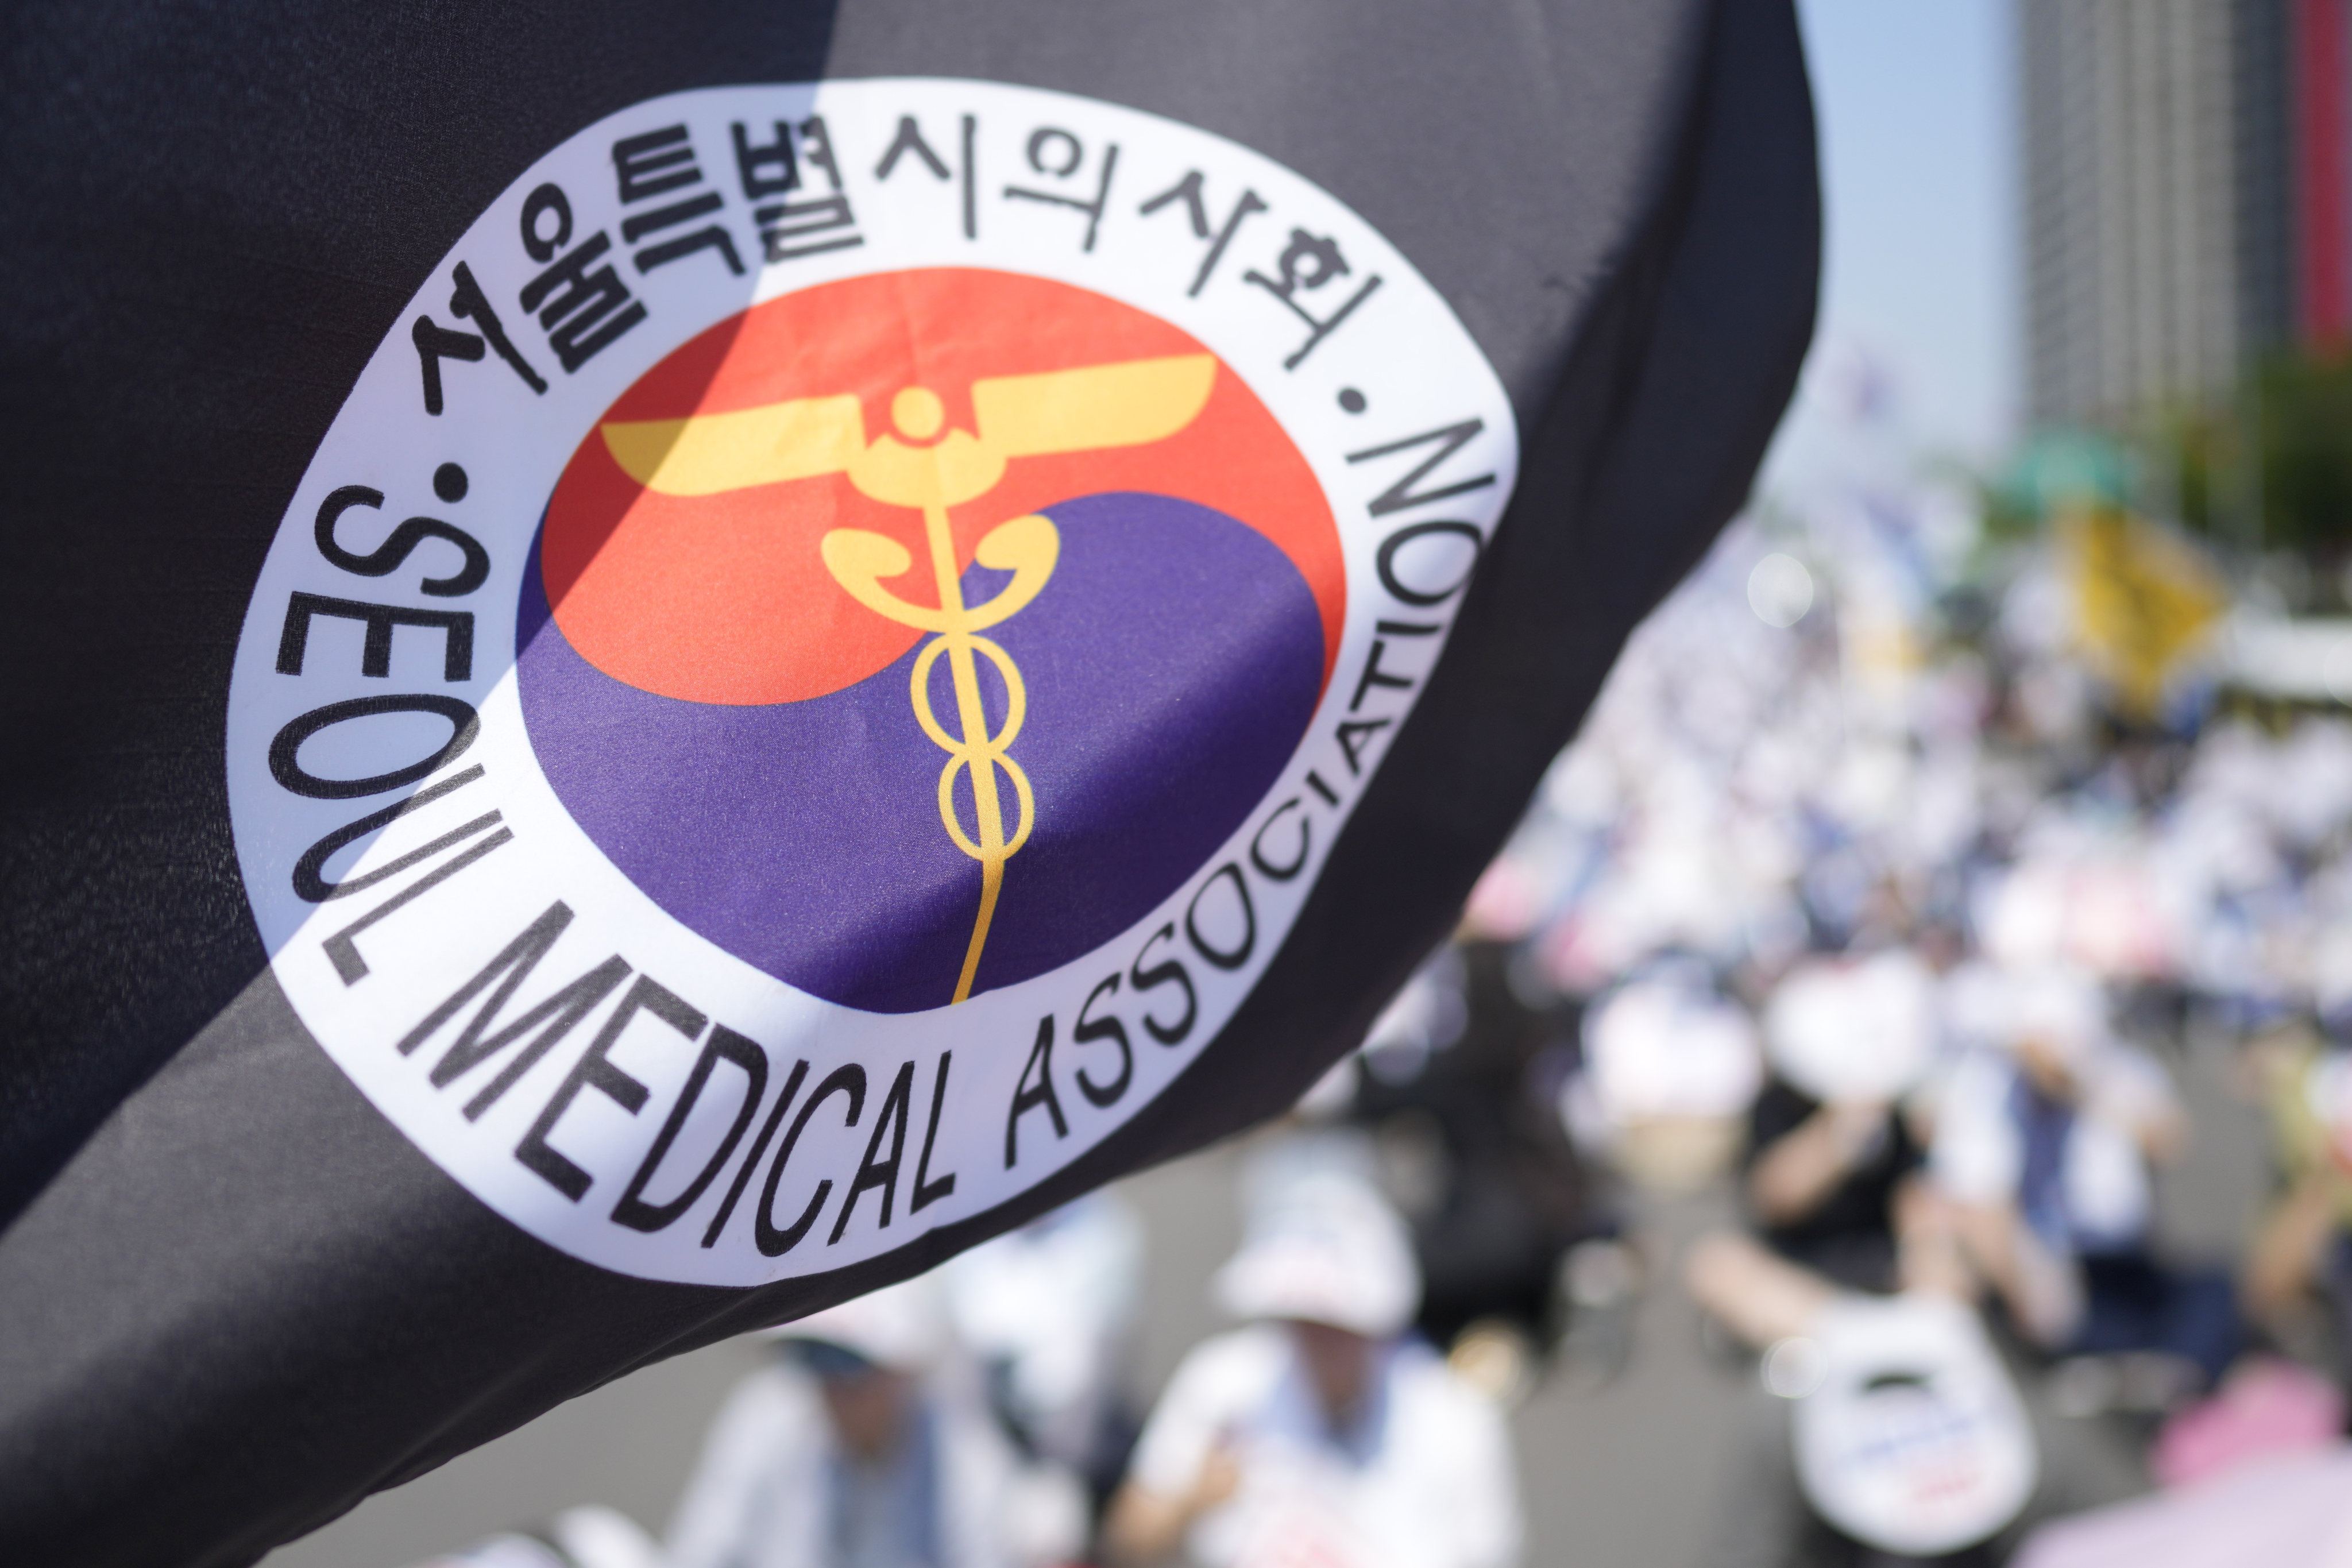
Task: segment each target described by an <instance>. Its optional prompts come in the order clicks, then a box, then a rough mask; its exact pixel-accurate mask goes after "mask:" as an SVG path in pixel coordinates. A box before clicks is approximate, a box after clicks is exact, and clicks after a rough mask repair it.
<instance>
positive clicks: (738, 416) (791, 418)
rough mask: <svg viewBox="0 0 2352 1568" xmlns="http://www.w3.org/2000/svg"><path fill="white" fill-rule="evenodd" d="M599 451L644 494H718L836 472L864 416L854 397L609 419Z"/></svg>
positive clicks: (852, 451)
mask: <svg viewBox="0 0 2352 1568" xmlns="http://www.w3.org/2000/svg"><path fill="white" fill-rule="evenodd" d="M604 446H605V447H606V449H607V450H609V451H610V452H611V453H612V454H613V460H614V462H616V463H618V464H620V465H621V471H622V472H624V473H625V474H627V475H628V476H629V478H631V479H635V480H636V481H637V483H639V484H641V485H643V486H645V487H646V489H650V490H656V491H659V492H660V493H661V494H663V495H670V496H707V495H717V494H718V493H719V491H721V490H740V489H744V488H746V487H747V486H751V485H772V484H781V483H782V481H784V480H786V479H814V478H816V477H817V476H818V475H820V474H835V473H839V472H840V471H841V470H842V469H844V468H847V467H848V466H849V464H850V462H851V460H852V459H853V458H856V456H857V455H858V454H859V453H860V452H862V451H864V450H865V449H866V418H865V415H864V414H863V413H862V412H861V411H860V409H859V407H858V404H857V399H856V397H855V396H841V397H798V398H794V399H793V400H792V401H790V402H788V403H771V404H768V405H765V406H763V407H760V408H744V409H739V410H737V411H736V412H734V413H731V414H697V415H695V416H692V417H690V418H687V419H643V420H621V421H615V422H614V423H613V424H610V425H607V426H604Z"/></svg>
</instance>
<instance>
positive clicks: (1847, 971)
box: [1764, 948, 1936, 1100]
mask: <svg viewBox="0 0 2352 1568" xmlns="http://www.w3.org/2000/svg"><path fill="white" fill-rule="evenodd" d="M1935 1042H1936V1014H1935V994H1934V982H1933V980H1932V979H1931V977H1930V976H1929V975H1928V973H1927V965H1926V964H1924V963H1921V962H1920V961H1919V959H1918V958H1917V956H1916V955H1915V954H1914V953H1912V952H1910V951H1909V950H1908V949H1906V948H1891V949H1889V950H1887V951H1886V952H1881V953H1877V954H1875V955H1874V956H1872V957H1870V958H1865V959H1863V960H1861V961H1860V962H1854V961H1852V960H1846V959H1817V960H1813V961H1811V962H1808V963H1803V964H1801V965H1799V966H1798V967H1797V968H1796V969H1794V970H1792V971H1790V974H1789V976H1788V978H1787V979H1785V980H1783V981H1781V982H1780V986H1779V988H1778V989H1776V990H1775V991H1774V992H1773V993H1772V1000H1771V1001H1770V1002H1769V1004H1768V1005H1766V1007H1765V1009H1764V1043H1765V1047H1766V1048H1767V1049H1768V1050H1769V1053H1770V1055H1771V1058H1772V1066H1773V1068H1775V1069H1776V1070H1777V1071H1778V1072H1779V1073H1780V1076H1781V1077H1782V1078H1784V1079H1787V1080H1788V1081H1789V1082H1790V1083H1791V1084H1793V1085H1795V1086H1796V1087H1797V1088H1798V1089H1801V1090H1803V1091H1804V1092H1805V1093H1807V1094H1809V1095H1811V1096H1812V1097H1813V1098H1814V1099H1815V1100H1893V1099H1895V1097H1896V1096H1897V1095H1900V1094H1901V1093H1903V1092H1904V1091H1905V1090H1906V1089H1909V1088H1910V1087H1911V1086H1912V1085H1913V1084H1914V1083H1916V1082H1917V1081H1918V1079H1919V1077H1920V1075H1921V1074H1923V1073H1925V1072H1926V1071H1927V1064H1928V1061H1929V1059H1930V1058H1931V1057H1932V1056H1933V1054H1934V1051H1935Z"/></svg>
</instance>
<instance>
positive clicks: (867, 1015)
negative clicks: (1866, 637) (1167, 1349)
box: [0, 0, 1818, 1564]
mask: <svg viewBox="0 0 2352 1568" xmlns="http://www.w3.org/2000/svg"><path fill="white" fill-rule="evenodd" d="M0 103H5V107H0V120H5V138H6V148H7V152H6V153H5V168H6V173H7V178H6V200H5V202H0V232H4V233H5V255H6V257H7V258H8V267H7V271H6V276H7V279H8V282H9V286H10V289H11V290H12V299H11V301H10V307H9V309H8V310H7V313H6V321H5V327H0V335H5V358H0V385H4V386H5V398H6V411H7V412H6V424H5V432H6V434H5V437H0V439H5V453H6V459H7V460H6V463H5V477H6V482H7V486H8V509H7V515H8V519H9V521H8V539H9V542H10V552H9V561H8V570H7V572H6V573H5V577H0V581H5V593H6V595H7V605H6V611H5V615H0V628H5V630H0V636H5V637H6V638H7V639H8V645H9V646H8V652H7V656H6V659H5V670H6V693H7V705H8V707H7V715H6V731H5V732H6V736H7V742H6V745H5V776H6V795H5V805H0V835H5V852H4V853H0V865H5V868H6V871H5V875H6V879H7V884H6V887H7V891H6V910H7V917H8V921H9V930H8V940H7V943H6V947H5V958H0V963H5V968H6V973H7V983H6V984H5V1017H0V1040H5V1045H0V1052H4V1053H5V1055H0V1226H5V1231H0V1556H5V1557H6V1559H7V1560H8V1561H10V1562H12V1563H68V1562H69V1563H81V1564H88V1563H243V1562H247V1561H250V1560H252V1559H254V1558H256V1557H257V1556H258V1555H260V1554H261V1553H262V1552H265V1551H267V1550H268V1548H269V1547H270V1546H272V1545H273V1544H275V1543H277V1542H281V1541H284V1540H287V1539H289V1538H291V1537H293V1536H295V1535H297V1534H299V1533H301V1532H303V1531H308V1530H310V1529H311V1528H314V1527H315V1526H317V1525H319V1524H320V1523H321V1522H323V1521H326V1520H328V1519H331V1518H332V1517H333V1516H335V1515H336V1514H338V1513H340V1512H341V1511H342V1510H346V1509H348V1508H350V1507H351V1506H352V1504H353V1503H355V1502H356V1501H358V1500H359V1499H360V1498H362V1496H364V1495H366V1494H367V1493H368V1492H370V1491H372V1490H374V1489H380V1488H383V1487H387V1486H392V1485H394V1484H397V1483H399V1482H401V1481H403V1480H405V1479H410V1478H412V1477H414V1476H415V1475H418V1474H420V1473H421V1472H423V1471H425V1470H426V1469H429V1468H432V1467H433V1466H435V1465H436V1464H438V1463H440V1462H441V1461H443V1460H445V1459H446V1458H449V1457H450V1456H452V1455H454V1454H457V1453H459V1452H462V1451H463V1450H465V1449H466V1448H467V1447H471V1446H473V1445H476V1444H478V1443H480V1442H482V1441H484V1440H486V1439H488V1438H490V1437H492V1436H497V1435H498V1434H499V1433H501V1432H504V1431H507V1430H509V1429H510V1428H512V1427H513V1426H517V1425H519V1424H520V1423H521V1422H523V1421H526V1420H528V1419H530V1417H531V1416H533V1415H536V1414H538V1413H539V1412H541V1411H542V1410H545V1409H547V1408H548V1407H550V1406H551V1405H554V1404H556V1403H558V1402H560V1401H562V1400H564V1399H567V1398H570V1397H572V1396H573V1395H575V1394H580V1393H582V1392H583V1391H585V1390H587V1389H590V1388H593V1387H594V1386H596V1385H597V1384H601V1383H603V1382H604V1381H605V1380H607V1379H610V1378H613V1377H615V1376H618V1375H621V1374H622V1373H626V1372H627V1371H629V1370H631V1369H632V1368H635V1367H637V1366H641V1365H644V1364H646V1363H648V1362H651V1361H655V1360H658V1359H660V1358H662V1357H665V1356H668V1355H672V1354H676V1353H677V1352H682V1351H686V1350H688V1349H691V1348H694V1347H696V1346H698V1345H701V1344H706V1343H709V1342H712V1341H714V1340H716V1339H719V1338H720V1337H723V1336H726V1335H729V1334H732V1333H736V1332H739V1331H742V1330H745V1329H747V1328H750V1327H752V1326H755V1325H760V1324H765V1323H771V1322H775V1321H781V1320H783V1319H787V1318H790V1317H793V1316H796V1315H799V1314H802V1313H804V1312H806V1311H809V1310H814V1309H816V1308H819V1307H822V1306H824V1305H826V1304H828V1303H831V1302H834V1301H837V1300H842V1299H844V1298H845V1297H847V1296H850V1295H852V1294H855V1293H857V1292H860V1291H863V1290H866V1289H870V1288H872V1287H874V1286H876V1285H878V1284H880V1283H883V1282H885V1281H887V1280H891V1279H899V1278H903V1277H905V1276H907V1275H909V1274H911V1273H913V1272H916V1271H918V1270H919V1269H922V1268H927V1267H929V1265H931V1264H933V1263H936V1262H938V1261H939V1260H940V1259H941V1258H945V1257H947V1256H949V1255H950V1254H951V1253H953V1252H955V1251H957V1250H959V1249H961V1248H962V1247H968V1246H971V1245H972V1244H973V1243H975V1242H977V1241H980V1240H982V1239H983V1238H985V1237H988V1236H991V1235H993V1234H995V1233H997V1232H999V1231H1002V1230H1003V1229H1005V1228H1007V1227H1009V1226H1013V1225H1014V1224H1016V1223H1018V1222H1019V1221H1021V1220H1022V1219H1024V1218H1025V1217H1027V1216H1029V1215H1034V1214H1036V1213H1038V1212H1041V1211H1042V1210H1044V1209H1045V1208H1046V1207H1048V1206H1050V1205H1055V1204H1058V1203H1060V1202H1063V1201H1065V1200H1066V1199H1068V1198H1069V1197H1071V1196H1072V1195H1074V1194H1077V1193H1079V1192H1082V1191H1084V1190H1086V1189H1087V1188H1089V1187H1092V1186H1094V1185H1097V1184H1100V1183H1103V1182H1105V1181H1108V1180H1109V1179H1111V1178H1113V1177H1116V1176H1118V1175H1119V1174H1121V1173H1125V1172H1129V1171H1132V1170H1134V1169H1136V1168H1138V1167H1139V1166H1142V1165H1145V1164H1148V1163H1152V1162H1154V1161H1158V1160H1162V1159H1166V1158H1168V1157H1170V1156H1172V1155H1175V1154H1178V1153H1181V1152H1184V1151H1186V1150H1189V1149H1192V1148H1195V1147H1197V1146H1199V1145H1201V1144H1202V1143H1203V1142H1207V1141H1208V1140H1210V1139H1213V1138H1214V1137H1217V1136H1219V1135H1221V1134H1223V1133H1225V1132H1227V1131H1233V1130H1234V1129H1237V1128H1240V1127H1242V1126H1244V1125H1246V1124H1248V1123H1249V1122H1251V1121H1255V1120H1257V1119H1261V1118H1263V1117H1265V1116H1267V1115H1269V1114H1271V1113H1274V1112H1275V1111H1276V1110H1280V1109H1281V1108H1283V1107H1285V1106H1286V1105H1287V1104H1288V1103H1290V1102H1291V1101H1292V1100H1294V1099H1295V1098H1296V1097H1297V1095H1298V1093H1299V1092H1300V1091H1301V1090H1302V1089H1303V1088H1304V1087H1305V1086H1306V1085H1307V1084H1308V1083H1309V1082H1310V1081H1311V1080H1312V1079H1314V1078H1315V1077H1316V1076H1317V1075H1318V1072H1319V1071H1320V1070H1321V1069H1322V1068H1324V1067H1326V1066H1327V1065H1328V1063H1329V1062H1330V1061H1332V1060H1333V1059H1334V1058H1336V1057H1337V1056H1338V1055H1339V1053H1340V1052H1342V1051H1343V1050H1345V1049H1347V1048H1348V1047H1350V1046H1352V1045H1353V1044H1354V1043H1356V1042H1357V1041H1358V1040H1359V1039H1360V1037H1361V1036H1362V1033H1363V1031H1364V1028H1365V1027H1366V1026H1367V1024H1368V1022H1369V1021H1370V1018H1371V1017H1372V1016H1373V1015H1374V1014H1375V1012H1376V1011H1377V1009H1378V1008H1379V1007H1380V1005H1381V1003H1382V1002H1383V1001H1384V999H1385V998H1386V997H1387V995H1388V994H1390V993H1391V991H1392V990H1393V989H1394V988H1395V986H1396V985H1397V984H1400V983H1401V982H1402V979H1403V977H1404V976H1405V974H1406V973H1408V972H1409V970H1410V969H1411V967H1412V964H1413V963H1414V962H1415V961H1416V960H1417V959H1418V957H1419V956H1420V955H1421V954H1422V953H1423V952H1425V951H1426V950H1427V949H1428V947H1429V946H1430V945H1431V944H1432V943H1433V942H1434V941H1435V940H1437V939H1438V938H1439V936H1440V935H1441V934H1442V933H1443V932H1444V930H1445V929H1446V928H1447V926H1448V925H1449V923H1450V921H1452V919H1453V916H1454V911H1455V910H1457V909H1458V908H1459V906H1460V903H1461V900H1463V898H1464V896H1465V893H1466V891H1467V889H1469V887H1470V885H1471V883H1472V881H1473V880H1474V879H1475V877H1476V875H1477V873H1478V872H1479V870H1480V868H1482V867H1483V866H1484V865H1485V864H1486V861H1487V859H1488V858H1490V857H1491V856H1492V855H1493V853H1494V852H1495V851H1496V848H1497V847H1498V846H1499V845H1500V844H1501V842H1502V840H1503V839H1504V837H1505V836H1506V835H1507V833H1508V831H1509V830H1510V828H1511V826H1512V825H1513V823H1514V822H1515V820H1516V819H1517V816H1518V814H1519V813H1520V811H1521V809H1522V807H1523V806H1524V805H1525V803H1526V801H1527V799H1528V795H1529V794H1530V792H1531V791H1532V790H1533V789H1534V787H1535V785H1536V783H1537V781H1538V778H1539V777H1540V775H1541V774H1542V773H1543V771H1544V769H1545V767H1546V766H1547V764H1548V763H1549V762H1550V760H1551V758H1552V757H1553V755H1554V754H1555V753H1556V752H1558V751H1559V748H1560V747H1561V746H1562V745H1563V744H1564V743H1565V742H1567V740H1568V738H1569V737H1570V734H1571V732H1572V731H1573V730H1574V728H1575V726H1576V724H1577V721H1579V719H1580V716H1581V715H1582V713H1583V711H1584V710H1585V707H1586V705H1587V703H1588V702H1589V701H1590V700H1591V697H1592V695H1593V693H1594V691H1595V689H1597V687H1598V685H1599V683H1600V681H1601V678H1602V676H1603V674H1604V673H1605V671H1606V670H1607V668H1608V666H1609V663H1610V661H1611V659H1612V657H1613V656H1614V654H1615V652H1616V650H1617V648H1618V647H1619V646H1620V645H1621V643H1622V640H1623V638H1624V637H1625V636H1626V634H1627V633H1628V631H1629V630H1630V629H1631V628H1632V627H1633V625H1634V624H1635V622H1636V621H1637V620H1638V619H1639V618H1640V617H1641V616H1642V615H1643V613H1644V612H1645V611H1646V610H1647V609H1648V608H1649V607H1650V606H1651V605H1653V604H1654V603H1655V602H1656V601H1657V600H1658V598H1659V597H1660V596H1661V595H1663V594H1664V592H1665V591H1666V590H1667V588H1668V587H1669V586H1671V585H1672V584H1673V583H1674V582H1675V579H1676V578H1677V576H1678V575H1679V574H1681V573H1682V572H1683V571H1684V569H1685V567H1686V566H1687V565H1688V564H1689V563H1692V562H1693V561H1694V560H1695V559H1696V557H1697V556H1698V554H1699V553H1700V552H1702V551H1703V550H1704V549H1705V548H1706V544H1707V542H1708V541H1709V539H1710V538H1711V537H1712V535H1713V533H1714V531H1716V529H1717V527H1719V526H1720V525H1721V523H1722V522H1723V521H1724V520H1725V519H1726V518H1727V517H1728V516H1729V515H1730V514H1731V512H1732V511H1733V510H1735V509H1736V508H1737V507H1738V505H1739V504H1740V503H1741V501H1742V500H1743V499H1744V497H1745V495H1746V493H1747V488H1748V483H1749V481H1750V479H1751V477H1752V475H1753V472H1754V469H1755V467H1756V464H1757V462H1758V460H1759V456H1760V454H1761V452H1762V450H1763V447H1764V444H1765V442H1766V439H1767V437H1769V433H1770V431H1771V429H1772V427H1773V425H1774V423H1775V421H1776V419H1777V417H1778V416H1779V413H1780V408H1781V406H1782V405H1783V403H1784V401H1785V400H1786V397H1787V395H1788V393H1789V391H1790V385H1791V384H1792V381H1793V378H1794V375H1795V373H1796V367H1797V364H1798V362H1799V360H1800V358H1801V354H1802V353H1803V350H1804V347H1805V344H1806V341H1807V337H1808V333H1809V331H1810V328H1811V314H1812V303H1813V289H1814V276H1815V269H1816V262H1817V248H1818V213H1817V205H1816V195H1815V184H1814V170H1813V143H1812V130H1811V115H1810V108H1809V102H1808V98H1807V92H1806V87H1805V82H1804V77H1803V70H1802V63H1801V58H1800V54H1799V49H1798V45H1797V38H1796V31H1795V26H1794V21H1793V18H1792V16H1791V14H1790V6H1789V5H1787V4H1786V3H1785V0H1545V3H1543V4H1539V5H1503V4H1486V3H1484V0H1475V3H1466V4H1459V5H1444V6H1435V5H1417V4H1412V3H1409V0H1281V3H1279V4H1273V3H1269V0H1249V3H1246V4H1242V3H1234V0H1203V3H1202V4H1193V5H1144V4H1128V3H1124V0H1122V3H1118V4H1107V3H1104V0H1084V3H1081V0H1006V3H1003V4H995V5H947V4H932V3H928V0H919V3H917V4H913V5H866V4H861V3H859V0H844V3H843V4H841V5H838V6H825V5H778V4H774V3H772V0H769V3H763V4H758V5H751V4H732V3H729V4H719V5H708V6H677V5H642V4H629V3H603V0H595V3H589V4H572V5H503V6H495V7H493V6H481V5H446V4H438V3H428V4H425V5H416V6H409V7H400V8H394V9H383V8H373V9H357V10H353V9H349V8H333V7H316V6H304V5H269V4H264V3H259V0H251V3H247V0H231V3H229V4H226V5H208V6H203V7H196V6H183V7H163V8H157V9H152V10H148V11H142V12H138V13H135V14H133V13H127V12H120V11H118V10H117V9H115V8H112V7H107V6H101V5H36V6H29V7H24V8H20V10H19V12H18V14H17V15H16V17H15V18H14V26H13V27H12V29H11V37H10V42H9V45H8V53H7V65H6V76H5V98H4V99H0Z"/></svg>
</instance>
